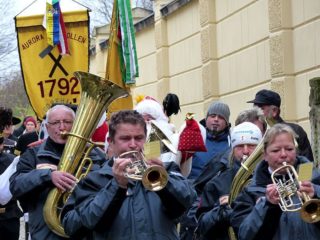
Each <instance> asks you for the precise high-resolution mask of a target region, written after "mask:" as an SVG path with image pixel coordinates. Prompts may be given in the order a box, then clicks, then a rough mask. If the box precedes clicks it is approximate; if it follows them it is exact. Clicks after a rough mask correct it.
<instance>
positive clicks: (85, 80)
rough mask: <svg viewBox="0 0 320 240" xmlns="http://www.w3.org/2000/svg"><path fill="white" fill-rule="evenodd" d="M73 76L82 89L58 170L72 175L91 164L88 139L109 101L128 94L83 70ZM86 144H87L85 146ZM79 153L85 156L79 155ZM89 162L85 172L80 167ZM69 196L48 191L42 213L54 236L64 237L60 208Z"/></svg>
mask: <svg viewBox="0 0 320 240" xmlns="http://www.w3.org/2000/svg"><path fill="white" fill-rule="evenodd" d="M74 75H75V77H76V78H77V79H78V80H79V81H80V84H81V88H82V92H81V98H80V104H79V106H78V109H77V113H76V118H75V121H74V124H73V126H72V129H71V133H67V134H66V135H67V136H68V140H67V143H66V145H65V148H64V151H63V154H62V156H61V159H60V162H59V165H58V170H59V171H64V172H68V173H71V174H73V175H75V177H83V176H84V175H86V173H88V171H89V170H90V166H91V165H92V161H91V159H90V158H89V157H88V155H89V153H90V151H91V150H92V148H93V147H94V143H93V142H91V141H90V140H89V139H90V138H91V136H92V134H93V132H94V130H95V129H96V126H97V125H98V122H99V119H100V118H101V117H102V114H103V113H104V112H105V111H106V109H107V108H108V106H109V105H110V103H111V102H112V101H114V100H116V99H118V98H122V97H126V96H128V92H127V91H126V90H124V89H122V88H121V87H119V86H118V85H116V84H114V83H112V82H110V81H107V80H105V79H103V78H101V77H98V76H95V75H93V74H90V73H86V72H75V73H74ZM87 143H90V144H91V146H90V147H89V148H87ZM86 149H87V152H86V153H85V154H84V152H85V150H86ZM83 155H85V156H84V157H83ZM86 162H89V164H88V165H89V167H87V171H86V173H84V174H83V173H82V169H83V167H84V166H85V164H86ZM69 196H70V192H66V193H62V192H60V191H59V190H58V189H57V188H54V189H53V190H51V191H50V192H49V195H48V197H47V200H46V202H45V205H44V208H43V216H44V220H45V222H46V224H47V225H48V227H49V228H50V229H51V230H52V231H53V232H54V233H56V234H57V235H59V236H62V237H67V235H66V234H65V232H64V229H63V227H62V225H61V222H60V214H61V210H62V208H63V206H64V204H65V202H66V200H67V198H68V197H69Z"/></svg>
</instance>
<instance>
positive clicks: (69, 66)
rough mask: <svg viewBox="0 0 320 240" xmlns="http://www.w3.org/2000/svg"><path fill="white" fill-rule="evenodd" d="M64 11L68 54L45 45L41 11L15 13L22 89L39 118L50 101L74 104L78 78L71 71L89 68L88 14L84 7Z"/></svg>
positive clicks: (45, 37)
mask: <svg viewBox="0 0 320 240" xmlns="http://www.w3.org/2000/svg"><path fill="white" fill-rule="evenodd" d="M63 14H64V20H65V25H66V32H67V39H68V43H69V49H70V55H64V56H61V55H59V50H58V48H57V47H54V48H53V49H51V51H50V49H48V43H47V36H46V30H45V29H44V27H43V26H42V19H43V15H34V16H26V17H19V16H17V17H16V31H17V38H18V47H19V56H20V64H21V70H22V75H23V80H24V85H25V90H26V92H27V95H28V97H29V100H30V104H31V106H32V107H33V109H34V111H35V113H36V114H37V116H38V117H39V118H42V117H43V116H44V115H45V113H46V111H47V110H48V108H50V106H51V105H52V104H53V103H56V102H59V103H72V104H78V103H79V100H80V99H79V98H80V91H81V87H80V82H79V81H78V80H77V79H76V78H75V77H74V76H73V73H74V72H75V71H84V72H88V71H89V17H88V12H87V10H86V11H75V12H74V13H73V12H67V13H63Z"/></svg>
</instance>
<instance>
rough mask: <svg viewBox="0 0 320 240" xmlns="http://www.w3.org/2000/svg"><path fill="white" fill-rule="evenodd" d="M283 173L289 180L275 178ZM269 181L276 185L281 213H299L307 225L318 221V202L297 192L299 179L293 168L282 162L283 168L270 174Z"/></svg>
mask: <svg viewBox="0 0 320 240" xmlns="http://www.w3.org/2000/svg"><path fill="white" fill-rule="evenodd" d="M283 171H286V173H287V176H288V177H289V179H285V178H284V175H282V176H283V177H282V178H281V177H280V178H279V177H277V176H279V175H280V172H283ZM271 179H272V182H273V183H274V184H276V188H277V191H278V193H279V198H280V202H279V206H280V208H281V210H282V211H285V212H295V211H300V214H301V218H302V219H303V220H304V221H305V222H308V223H315V222H318V221H320V200H319V199H311V198H310V197H309V196H308V195H307V194H306V193H305V192H299V187H300V184H299V181H298V179H299V178H298V174H297V171H296V170H295V168H294V167H293V166H291V165H287V163H286V162H283V166H281V167H279V168H277V169H276V170H275V171H274V172H273V173H272V174H271ZM299 193H300V194H299Z"/></svg>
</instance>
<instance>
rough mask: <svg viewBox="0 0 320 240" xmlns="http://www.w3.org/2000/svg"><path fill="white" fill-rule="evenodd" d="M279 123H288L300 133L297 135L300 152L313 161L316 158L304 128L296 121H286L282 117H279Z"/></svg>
mask: <svg viewBox="0 0 320 240" xmlns="http://www.w3.org/2000/svg"><path fill="white" fill-rule="evenodd" d="M277 123H283V124H286V125H288V126H290V127H291V128H292V129H293V130H294V132H295V133H296V134H297V135H298V137H297V143H298V154H299V155H300V156H305V157H306V158H307V159H308V160H309V161H311V162H313V161H314V159H313V153H312V148H311V145H310V142H309V139H308V136H307V133H306V132H305V131H304V130H303V128H302V127H301V126H299V125H298V124H296V123H289V122H285V121H283V119H282V118H281V117H279V118H278V119H277Z"/></svg>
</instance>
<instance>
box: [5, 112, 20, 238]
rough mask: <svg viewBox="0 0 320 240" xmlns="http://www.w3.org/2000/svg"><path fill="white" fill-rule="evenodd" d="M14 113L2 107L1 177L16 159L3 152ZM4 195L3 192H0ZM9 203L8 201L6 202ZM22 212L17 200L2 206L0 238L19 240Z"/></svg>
mask: <svg viewBox="0 0 320 240" xmlns="http://www.w3.org/2000/svg"><path fill="white" fill-rule="evenodd" d="M12 121H13V119H12V111H9V109H8V108H3V107H0V175H1V174H3V172H4V171H5V170H6V169H7V168H8V167H9V165H10V164H11V163H12V162H13V159H14V158H15V156H14V155H12V154H10V153H5V152H3V149H4V136H3V130H4V129H5V128H6V127H7V126H10V125H11V124H12ZM0 194H3V191H1V192H0ZM8 200H9V199H8ZM6 202H7V200H6ZM22 215H23V214H22V211H21V210H20V208H19V207H18V204H17V200H15V199H12V198H11V200H9V201H8V202H7V203H5V202H3V204H0V238H1V239H7V240H18V239H19V233H20V217H21V216H22Z"/></svg>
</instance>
